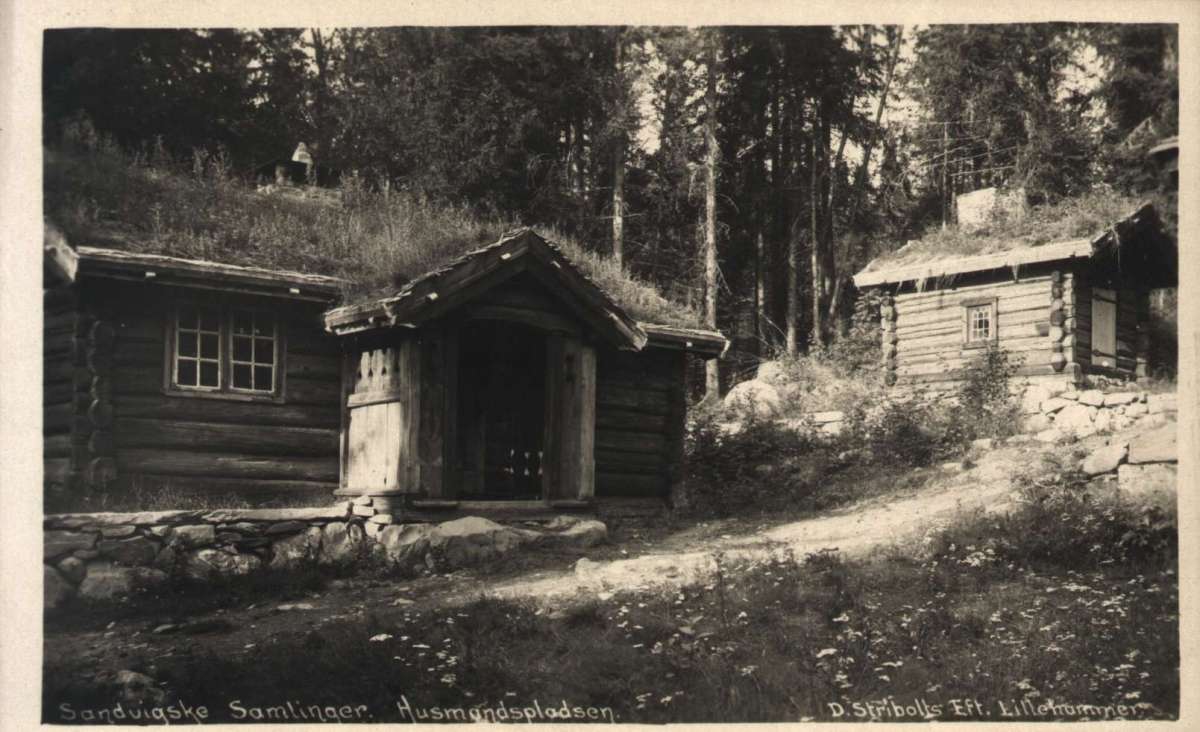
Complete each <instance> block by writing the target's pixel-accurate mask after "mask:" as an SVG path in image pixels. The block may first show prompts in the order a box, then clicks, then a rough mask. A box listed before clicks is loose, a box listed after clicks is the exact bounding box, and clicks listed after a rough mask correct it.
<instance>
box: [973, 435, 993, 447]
mask: <svg viewBox="0 0 1200 732" xmlns="http://www.w3.org/2000/svg"><path fill="white" fill-rule="evenodd" d="M995 446H996V441H995V440H993V439H992V438H990V437H980V438H979V439H978V440H971V447H973V448H975V449H976V450H991V449H992V448H993V447H995Z"/></svg>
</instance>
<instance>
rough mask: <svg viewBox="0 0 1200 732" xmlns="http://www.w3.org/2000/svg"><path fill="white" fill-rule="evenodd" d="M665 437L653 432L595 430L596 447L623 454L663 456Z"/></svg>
mask: <svg viewBox="0 0 1200 732" xmlns="http://www.w3.org/2000/svg"><path fill="white" fill-rule="evenodd" d="M666 444H667V437H666V435H664V434H661V433H654V432H625V431H614V430H597V431H596V447H597V448H600V449H604V450H622V451H625V452H641V453H651V454H655V455H661V454H663V450H664V449H665V447H666Z"/></svg>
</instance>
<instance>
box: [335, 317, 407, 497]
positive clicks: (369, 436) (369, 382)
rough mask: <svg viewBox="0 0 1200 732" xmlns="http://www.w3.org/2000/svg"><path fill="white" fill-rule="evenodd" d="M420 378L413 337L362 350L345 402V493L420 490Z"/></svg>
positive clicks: (360, 493) (385, 492)
mask: <svg viewBox="0 0 1200 732" xmlns="http://www.w3.org/2000/svg"><path fill="white" fill-rule="evenodd" d="M419 378H420V350H419V346H418V343H417V342H416V341H415V340H410V341H405V342H403V343H400V344H397V345H396V346H394V347H385V348H374V349H369V350H364V351H363V352H362V353H361V354H360V357H359V363H358V368H357V371H356V374H355V378H354V390H353V393H351V394H350V396H349V397H348V399H347V403H346V407H347V410H348V412H349V424H348V425H347V433H348V434H347V441H346V442H347V444H346V492H347V493H351V494H359V495H381V494H396V493H415V492H418V491H419V489H420V487H419V474H420V470H419V460H418V443H417V437H418V429H419V426H420V424H419V420H420V409H419V401H418V399H419V394H420V391H419Z"/></svg>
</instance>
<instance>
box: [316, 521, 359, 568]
mask: <svg viewBox="0 0 1200 732" xmlns="http://www.w3.org/2000/svg"><path fill="white" fill-rule="evenodd" d="M363 537H364V534H363V529H362V527H361V526H359V525H358V524H344V523H341V522H340V521H335V522H334V523H331V524H326V525H325V529H324V531H323V532H322V537H321V558H320V561H321V562H323V563H326V564H344V563H346V562H350V561H353V560H354V559H355V558H356V557H357V556H358V554H359V552H360V551H361V550H362V544H363Z"/></svg>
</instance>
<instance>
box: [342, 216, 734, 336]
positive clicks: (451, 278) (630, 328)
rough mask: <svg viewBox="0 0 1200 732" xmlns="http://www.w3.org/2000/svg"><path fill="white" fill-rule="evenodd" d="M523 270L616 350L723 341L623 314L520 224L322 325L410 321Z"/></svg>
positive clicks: (416, 322) (355, 327) (358, 326)
mask: <svg viewBox="0 0 1200 732" xmlns="http://www.w3.org/2000/svg"><path fill="white" fill-rule="evenodd" d="M522 272H525V273H528V274H529V275H531V276H532V277H533V278H535V279H536V280H537V281H539V282H541V283H542V284H544V285H546V286H547V288H548V289H550V290H551V291H553V292H555V293H561V300H562V302H563V304H564V307H565V308H566V309H567V310H568V311H569V312H570V313H571V314H572V315H574V316H576V317H577V318H579V320H581V321H582V322H584V323H585V324H587V325H588V326H589V327H591V328H592V329H593V330H594V331H595V332H596V333H598V334H599V335H600V336H601V337H602V338H604V340H606V341H607V342H608V343H610V344H611V345H613V346H614V347H616V348H618V349H621V350H628V351H640V350H641V349H642V348H643V347H645V346H646V344H647V343H648V342H651V341H653V344H654V345H658V346H662V347H675V348H683V349H684V350H693V351H695V352H697V353H698V354H700V355H709V356H715V355H719V354H720V353H721V352H723V351H724V349H725V347H726V345H727V343H726V340H725V338H724V337H723V336H722V335H721V334H720V333H714V332H711V331H701V330H695V331H693V330H691V329H679V328H670V327H665V326H654V325H644V324H642V323H639V322H638V321H637V320H635V319H633V318H632V317H630V316H629V315H628V314H627V313H626V312H625V311H624V310H623V309H622V308H621V307H620V306H619V305H618V304H617V303H616V302H615V301H614V300H613V299H612V298H610V297H609V296H608V295H607V294H606V293H605V292H604V291H603V290H602V289H601V288H600V287H598V286H597V285H596V284H595V283H594V282H593V281H592V280H591V279H590V278H588V277H587V276H586V275H584V274H583V273H582V272H580V271H579V269H578V268H576V267H575V265H574V264H572V263H571V261H570V260H569V259H568V258H567V257H566V256H565V255H564V254H563V253H562V252H561V251H560V250H559V249H558V247H556V246H554V244H552V243H551V242H548V241H546V240H545V239H543V238H542V237H540V236H538V235H537V234H536V233H535V232H534V231H533V230H532V229H520V230H518V231H515V232H511V233H509V234H508V235H506V236H504V237H502V238H501V239H500V240H499V241H497V242H495V243H493V244H489V245H487V246H485V247H481V248H479V249H476V250H474V251H471V252H468V253H466V254H464V255H462V256H461V257H459V258H458V259H456V260H454V261H452V262H450V263H449V264H448V265H446V266H445V267H441V268H439V269H436V270H433V271H431V272H427V273H425V274H424V275H421V276H420V277H417V278H416V279H414V280H411V281H409V282H407V283H405V284H404V285H403V286H402V287H401V288H400V289H399V290H398V291H397V292H396V293H394V294H392V295H388V296H385V297H381V298H378V299H375V300H371V301H369V302H365V303H360V304H355V305H346V306H342V307H337V308H333V309H331V310H329V311H328V312H326V314H325V328H326V330H328V331H329V332H331V333H335V334H337V335H350V334H354V333H362V332H366V331H371V330H377V329H381V328H396V327H401V328H416V327H419V326H420V325H421V324H422V323H424V322H426V321H429V320H431V319H433V318H437V317H439V316H442V315H445V314H447V313H449V312H451V311H452V310H454V309H455V308H457V307H459V306H461V305H463V304H465V303H466V302H468V301H469V300H471V299H473V298H475V297H476V296H478V295H480V294H482V293H483V292H485V291H487V290H489V289H491V288H492V287H494V286H496V285H498V284H500V283H502V282H504V281H506V280H508V279H510V278H512V277H514V276H516V275H517V274H520V273H522Z"/></svg>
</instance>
